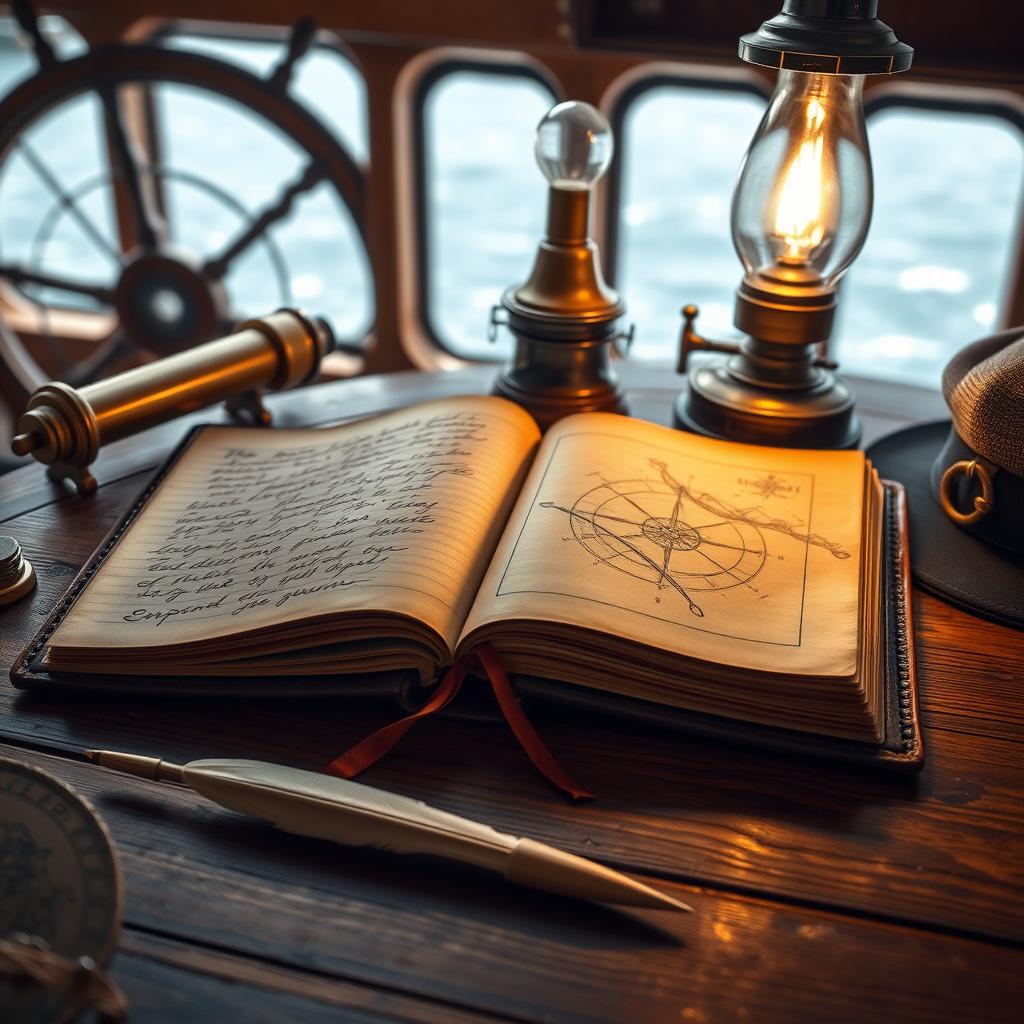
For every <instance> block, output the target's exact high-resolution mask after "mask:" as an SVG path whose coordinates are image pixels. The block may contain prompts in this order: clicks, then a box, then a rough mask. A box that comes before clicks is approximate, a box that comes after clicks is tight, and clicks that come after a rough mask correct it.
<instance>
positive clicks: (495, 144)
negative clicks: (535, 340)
mask: <svg viewBox="0 0 1024 1024" xmlns="http://www.w3.org/2000/svg"><path fill="white" fill-rule="evenodd" d="M420 95H421V97H422V101H421V102H422V110H421V118H420V131H421V147H422V148H421V152H422V154H423V165H422V170H423V176H424V180H423V181H422V183H421V185H422V188H423V193H422V196H423V199H424V202H423V217H424V230H423V235H424V237H423V239H422V243H423V252H422V255H423V258H422V259H421V261H420V268H421V274H422V276H423V279H422V280H421V287H422V289H423V295H424V301H425V311H426V320H427V324H428V326H429V328H430V330H431V332H432V333H433V335H434V337H435V338H436V339H437V340H438V342H439V343H440V344H441V345H443V346H444V347H445V348H447V349H449V350H450V351H451V352H453V353H455V354H456V355H458V356H462V357H464V358H466V359H493V358H495V357H496V356H507V355H508V353H509V351H510V350H511V341H510V338H509V336H508V334H507V333H504V332H503V336H500V337H499V341H498V344H495V345H492V344H490V343H489V342H488V341H487V323H488V317H489V315H490V309H491V306H493V305H494V304H495V303H496V302H498V300H499V299H500V298H501V293H502V292H503V291H504V290H505V288H507V287H508V286H509V285H513V284H517V283H519V282H520V281H523V280H525V279H526V277H527V275H528V274H529V272H530V268H531V266H532V265H533V256H534V253H535V252H536V249H537V243H538V241H539V240H540V238H541V237H542V235H543V230H544V214H545V209H546V203H547V200H546V196H547V182H546V181H545V180H544V176H543V175H542V174H541V172H540V169H539V168H538V167H537V164H536V162H535V161H534V157H533V135H534V130H535V129H536V127H537V124H538V122H539V121H540V119H541V118H542V117H543V116H544V114H545V113H546V112H547V110H548V109H549V108H550V107H551V106H552V105H553V104H554V103H555V102H556V97H555V96H554V94H553V93H552V91H551V89H550V88H549V87H548V86H547V85H546V84H545V83H543V82H541V81H540V80H539V79H538V78H536V77H534V76H532V75H529V74H527V73H526V72H523V71H517V70H513V71H508V70H506V69H504V68H503V67H500V66H493V65H472V66H465V65H463V66H461V67H460V66H459V65H447V66H445V67H443V68H440V69H438V70H437V71H436V72H435V74H434V75H433V76H431V77H430V78H429V79H428V80H426V81H425V82H424V85H423V87H422V91H421V94H420Z"/></svg>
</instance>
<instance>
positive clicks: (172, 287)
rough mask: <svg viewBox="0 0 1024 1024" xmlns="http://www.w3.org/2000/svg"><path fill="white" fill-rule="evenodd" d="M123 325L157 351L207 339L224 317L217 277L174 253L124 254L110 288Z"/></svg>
mask: <svg viewBox="0 0 1024 1024" xmlns="http://www.w3.org/2000/svg"><path fill="white" fill-rule="evenodd" d="M114 306H115V308H116V309H117V312H118V315H119V317H120V319H121V323H122V325H123V327H124V329H125V330H126V331H127V332H128V333H129V335H131V337H132V338H133V339H135V341H136V342H137V343H138V344H141V345H143V346H144V347H146V348H151V349H154V350H155V351H156V352H158V353H159V354H166V353H169V352H179V351H181V350H182V349H186V348H190V347H191V346H193V345H197V344H200V343H201V342H204V341H209V340H210V338H213V337H215V336H216V335H217V333H218V332H219V331H220V330H221V329H222V328H223V326H224V325H225V323H227V322H228V321H229V320H230V316H229V314H228V299H227V293H226V292H225V290H224V288H223V287H222V286H221V285H220V284H219V283H217V282H209V281H206V280H204V279H203V277H202V276H201V275H200V273H199V270H198V269H197V267H196V266H195V265H194V264H193V262H192V261H191V260H190V259H189V258H188V257H187V256H185V255H183V254H180V253H174V254H173V255H172V254H169V253H159V254H157V253H142V254H140V255H138V256H135V257H134V258H132V259H130V260H129V262H128V264H127V266H126V267H125V268H124V270H123V272H122V274H121V279H120V280H119V281H118V283H117V288H116V289H115V292H114Z"/></svg>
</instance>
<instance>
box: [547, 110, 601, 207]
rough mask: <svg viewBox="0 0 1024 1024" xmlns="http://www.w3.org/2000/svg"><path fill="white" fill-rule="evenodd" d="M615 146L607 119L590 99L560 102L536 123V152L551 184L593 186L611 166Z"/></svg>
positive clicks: (574, 187) (572, 187)
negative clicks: (591, 103)
mask: <svg viewBox="0 0 1024 1024" xmlns="http://www.w3.org/2000/svg"><path fill="white" fill-rule="evenodd" d="M614 149H615V141H614V136H613V135H612V128H611V125H610V124H609V123H608V119H607V118H606V117H605V116H604V114H602V113H601V111H600V110H598V109H597V108H596V107H592V106H591V105H590V104H589V103H581V102H579V101H578V100H569V101H568V102H566V103H559V104H558V106H555V107H552V108H551V109H550V110H549V111H548V112H547V113H546V114H545V115H544V117H543V118H542V119H541V122H540V124H539V125H538V126H537V139H536V142H535V143H534V153H535V154H536V157H537V163H538V165H539V166H540V169H541V170H542V171H543V172H544V176H545V177H546V178H547V179H548V181H549V182H550V184H551V186H552V188H561V189H568V190H570V191H582V190H584V189H590V188H591V187H592V186H593V185H594V182H596V181H597V179H598V178H600V177H601V175H602V174H604V172H605V171H606V170H607V169H608V165H609V164H610V163H611V162H612V153H613V152H614Z"/></svg>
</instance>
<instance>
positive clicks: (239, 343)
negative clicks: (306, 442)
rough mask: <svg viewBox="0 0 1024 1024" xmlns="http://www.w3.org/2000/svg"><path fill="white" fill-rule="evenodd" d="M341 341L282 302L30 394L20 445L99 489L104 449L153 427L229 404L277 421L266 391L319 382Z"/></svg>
mask: <svg viewBox="0 0 1024 1024" xmlns="http://www.w3.org/2000/svg"><path fill="white" fill-rule="evenodd" d="M334 344H335V341H334V334H333V333H332V331H331V329H330V327H329V326H328V324H327V322H326V321H324V320H321V319H319V318H314V319H309V318H307V317H306V316H304V315H303V314H302V313H300V312H298V311H297V310H294V309H280V310H278V311H277V312H276V313H271V314H270V315H269V316H265V317H262V318H260V319H256V320H246V321H245V322H244V323H241V324H239V325H238V329H237V331H236V333H234V334H230V335H228V336H227V337H224V338H219V339H217V340H216V341H211V342H207V343H206V344H204V345H197V346H196V347H195V348H191V349H188V350H187V351H184V352H178V353H176V354H175V355H172V356H168V357H167V358H166V359H158V360H156V361H154V362H152V363H147V364H146V365H145V366H138V367H136V368H134V369H132V370H126V371H125V372H124V373H119V374H117V375H116V376H114V377H110V378H108V379H107V380H100V381H96V382H95V383H93V384H87V385H85V386H84V387H81V388H73V387H71V386H70V385H69V384H62V383H60V382H59V381H52V382H51V383H49V384H44V385H43V387H41V388H39V389H38V390H37V391H36V392H35V393H34V394H33V395H32V397H31V398H30V399H29V400H28V406H27V408H26V410H25V412H24V413H22V415H21V417H20V418H19V420H18V426H17V430H18V434H17V436H15V438H14V439H13V440H12V441H11V450H12V451H13V452H14V454H15V455H29V454H31V455H32V456H34V457H35V459H36V460H37V461H39V462H42V463H43V464H44V465H46V467H47V475H48V476H49V477H50V479H51V480H55V481H59V480H64V479H67V480H71V481H72V482H73V483H74V484H75V486H76V487H77V488H78V491H79V493H81V494H87V493H89V492H90V491H93V490H95V489H96V479H95V477H93V475H92V473H91V472H90V466H91V465H92V463H93V462H94V461H95V459H96V456H97V454H98V453H99V449H100V447H101V446H103V445H105V444H109V443H110V442H111V441H117V440H119V439H120V438H122V437H127V436H128V435H130V434H135V433H137V432H139V431H140V430H145V429H146V428H147V427H153V426H156V425H157V424H159V423H166V422H167V421H168V420H171V419H174V418H175V417H177V416H183V415H185V414H186V413H190V412H195V411H196V410H198V409H204V408H206V407H207V406H210V405H214V404H216V403H217V402H222V401H223V402H225V403H226V404H227V408H228V411H229V412H230V413H231V415H232V416H234V417H236V418H239V419H241V418H243V416H244V415H246V414H247V415H248V416H249V417H251V419H252V420H253V421H254V422H257V423H260V424H262V425H264V426H266V425H268V424H269V423H270V413H269V412H268V411H267V409H266V408H265V406H264V405H263V402H262V400H261V398H260V393H261V391H263V390H266V391H283V390H285V389H287V388H294V387H298V386H299V385H300V384H305V383H307V382H308V381H311V380H313V378H314V377H316V375H317V373H318V372H319V370H320V363H321V360H322V359H323V357H324V356H325V355H327V353H328V352H331V351H333V349H334Z"/></svg>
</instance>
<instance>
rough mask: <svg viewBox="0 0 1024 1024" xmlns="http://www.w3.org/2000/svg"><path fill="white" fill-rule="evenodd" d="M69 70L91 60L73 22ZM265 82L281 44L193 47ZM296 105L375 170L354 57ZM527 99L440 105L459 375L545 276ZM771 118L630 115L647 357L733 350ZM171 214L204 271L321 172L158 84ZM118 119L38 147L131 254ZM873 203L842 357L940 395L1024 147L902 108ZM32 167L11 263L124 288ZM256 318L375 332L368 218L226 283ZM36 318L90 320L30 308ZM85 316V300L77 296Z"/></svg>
mask: <svg viewBox="0 0 1024 1024" xmlns="http://www.w3.org/2000/svg"><path fill="white" fill-rule="evenodd" d="M48 24H49V25H50V26H51V27H52V28H55V29H56V30H57V31H56V32H55V38H56V40H57V42H58V43H59V45H60V47H61V52H62V53H64V54H66V55H70V54H71V53H73V52H75V51H76V49H80V48H81V44H80V42H79V41H78V40H77V39H76V38H75V36H74V35H73V34H72V33H70V32H67V31H59V29H60V23H59V22H57V21H56V20H53V21H50V20H48ZM171 44H172V45H176V46H179V47H182V48H188V49H194V50H202V51H205V52H210V53H213V54H215V55H217V56H220V57H222V58H224V59H227V60H233V61H236V62H238V63H239V64H242V65H243V66H246V67H249V68H251V69H253V70H255V71H257V72H258V73H265V72H266V70H267V69H268V68H269V67H272V66H273V64H274V63H276V61H277V59H278V58H279V55H280V52H281V47H280V46H279V45H276V44H270V43H250V42H246V43H239V42H224V41H213V40H209V39H200V38H197V37H180V38H177V39H175V40H172V41H171ZM33 67H34V60H33V59H32V57H31V56H30V55H29V54H26V53H25V52H24V51H23V50H22V49H20V48H19V46H18V44H17V42H16V39H15V36H14V33H13V31H12V30H11V27H10V22H9V21H8V22H7V24H6V26H5V25H4V24H2V23H0V90H6V89H8V88H10V86H11V85H12V84H14V83H15V82H16V81H18V80H19V79H21V78H22V77H24V76H25V75H26V74H28V73H30V72H31V70H32V69H33ZM294 91H295V93H296V95H297V96H298V97H299V98H300V99H302V100H303V101H304V102H306V103H308V104H309V105H310V106H311V107H312V108H313V109H314V110H315V111H316V112H317V113H318V114H319V115H320V116H321V117H322V118H323V119H324V121H325V123H327V124H328V125H329V126H330V127H331V129H332V130H333V131H335V132H336V133H337V134H338V136H339V138H340V139H341V140H342V142H343V143H344V144H345V145H346V146H347V147H348V149H349V151H350V153H351V154H352V155H353V157H354V158H355V159H357V160H365V157H366V152H367V142H366V123H365V96H364V90H363V84H362V81H361V79H360V77H359V75H358V74H357V73H356V72H355V71H354V70H353V68H352V66H351V65H350V64H349V63H348V62H347V61H346V60H344V59H343V58H341V57H339V56H338V55H337V54H335V53H333V52H331V51H326V50H317V51H316V52H315V54H314V55H312V56H310V57H307V58H306V59H305V60H304V61H303V62H302V64H301V65H300V68H299V74H298V75H297V80H296V82H295V86H294ZM551 102H552V97H551V96H550V94H549V93H548V91H547V89H546V88H545V87H544V86H543V85H541V84H540V83H539V82H536V81H534V80H532V79H527V78H522V77H506V76H496V75H487V74H480V73H477V72H466V71H458V72H454V73H452V74H451V75H448V76H445V77H444V78H442V79H441V80H440V81H439V82H438V84H437V85H436V86H435V87H434V89H433V90H432V91H431V93H430V95H429V97H428V100H427V102H426V105H425V110H424V116H425V128H426V131H425V138H426V154H425V155H426V171H427V181H426V197H427V211H426V213H427V225H428V238H427V241H428V252H429V256H430V259H429V261H428V267H429V273H428V274H427V275H426V281H425V282H424V283H425V294H426V296H427V299H428V302H427V320H428V326H429V329H430V330H431V331H432V332H433V333H434V335H435V336H436V337H437V338H438V340H439V341H440V342H441V343H442V344H443V345H445V346H446V347H448V348H449V349H451V350H452V351H454V352H455V353H457V354H459V355H462V356H464V357H466V358H494V357H496V356H500V355H502V354H504V353H505V352H506V351H507V348H508V345H509V339H507V338H503V339H500V340H499V342H498V344H497V345H491V344H490V343H489V342H488V341H487V331H486V324H487V317H488V313H489V310H490V307H491V306H492V305H493V304H494V303H495V302H497V301H498V299H499V298H500V295H501V292H502V291H503V290H504V288H505V287H507V286H508V285H510V284H515V283H517V282H519V281H521V280H522V279H524V278H525V276H526V275H527V274H528V273H529V269H530V266H531V264H532V260H533V254H534V251H535V249H536V245H537V241H538V239H539V237H540V234H541V231H542V228H543V219H544V202H545V192H546V184H545V182H544V180H543V178H542V176H541V174H540V172H539V170H538V169H537V167H536V165H535V163H534V161H533V155H532V145H533V131H534V128H535V126H536V123H537V121H538V120H539V119H540V117H541V116H542V115H543V113H544V111H545V110H546V109H547V108H548V106H550V104H551ZM763 107H764V101H763V100H762V99H760V98H759V97H755V96H750V95H746V94H742V93H724V92H723V93H716V92H713V91H708V90H695V89H688V88H683V87H680V86H676V85H664V84H658V85H656V86H654V87H653V88H651V89H650V90H648V91H646V92H644V93H642V94H641V95H640V96H639V97H638V98H637V99H636V100H635V101H634V103H633V104H632V106H631V107H630V110H629V112H628V113H627V115H626V117H625V119H624V123H623V129H622V131H621V132H620V138H619V139H618V140H617V147H618V154H617V159H618V160H620V161H621V168H622V196H621V208H620V211H619V216H620V231H619V239H620V242H619V244H620V248H619V253H618V273H617V276H616V282H615V283H616V286H617V287H618V288H619V290H620V291H621V292H622V293H623V295H624V297H625V299H626V302H627V305H628V309H629V313H628V316H629V318H630V319H631V320H632V321H634V322H635V323H636V326H637V341H636V344H635V347H634V351H633V358H638V359H655V360H669V359H672V358H673V357H674V353H675V348H676V339H677V336H678V329H679V308H680V307H681V306H682V305H683V304H685V303H687V302H696V303H697V304H698V305H699V306H700V307H701V310H702V313H701V319H700V324H701V327H702V329H703V330H704V331H705V332H707V333H712V334H714V333H718V334H723V335H724V334H728V333H730V332H731V331H732V326H731V309H732V300H733V292H734V289H735V287H736V284H737V283H738V281H739V278H740V274H741V269H740V264H739V261H738V259H737V258H736V256H735V253H734V251H733V248H732V244H731V240H730V234H729V200H730V196H731V192H732V187H733V183H734V180H735V173H736V169H737V167H738V165H739V161H740V159H741V157H742V154H743V151H744V149H745V148H746V145H747V143H748V141H749V139H750V136H751V134H752V133H753V130H754V128H755V127H756V124H757V122H758V120H759V118H760V116H761V113H762V111H763ZM157 109H158V117H159V119H160V125H161V131H162V140H163V145H164V168H163V170H162V171H161V173H163V174H165V186H166V192H167V195H168V213H169V219H170V222H171V227H172V234H173V239H174V242H175V244H177V245H179V246H181V247H182V248H183V249H185V250H186V251H189V252H191V253H193V254H197V255H200V256H202V257H205V256H208V255H210V254H215V253H217V252H219V251H221V250H222V249H223V248H224V247H225V246H226V245H227V244H228V243H229V242H230V240H231V239H232V238H234V237H235V236H236V235H237V234H238V232H239V231H241V230H242V229H243V228H244V226H245V224H246V223H247V221H248V220H249V219H250V218H251V217H252V216H253V215H254V214H258V212H259V211H260V210H261V209H263V208H265V207H266V206H267V205H272V204H273V202H274V201H275V198H276V196H277V195H278V194H279V193H280V191H281V189H282V188H283V187H284V186H285V185H286V184H287V183H288V182H290V181H292V180H294V179H295V178H297V177H298V175H299V174H301V172H302V170H303V168H304V166H305V162H306V159H307V158H306V157H305V155H304V154H303V153H302V152H301V151H300V150H298V148H297V147H296V146H294V145H293V144H292V143H291V142H290V140H288V139H286V138H283V137H282V136H281V135H280V133H279V132H278V131H277V130H276V128H275V127H274V126H273V125H271V124H270V123H268V122H267V121H266V120H264V119H262V118H260V117H258V116H253V115H252V114H250V113H249V112H247V111H245V110H243V109H242V108H240V107H238V106H237V105H235V104H233V103H230V102H225V101H224V100H222V99H219V98H216V97H212V96H210V95H209V94H206V93H204V92H203V91H201V90H199V89H196V88H192V87H186V86H171V85H168V86H161V87H159V89H158V90H157ZM101 131H102V121H101V118H100V112H99V105H98V103H97V102H96V100H95V99H94V98H93V97H91V96H83V97H79V98H77V99H76V100H73V101H71V102H69V103H67V104H65V105H64V106H63V107H61V108H60V109H59V110H56V111H54V112H53V113H51V114H50V115H48V116H47V117H46V118H45V119H43V120H42V121H40V122H39V123H37V124H36V125H35V126H33V128H32V129H31V130H30V132H29V133H28V135H27V142H28V145H29V148H30V149H31V155H32V157H34V158H35V162H36V164H38V162H39V161H42V162H43V163H44V164H45V166H46V167H47V168H48V169H49V170H50V171H51V172H52V173H53V175H54V177H56V178H57V179H58V180H59V181H60V182H61V183H62V186H63V187H64V188H65V189H66V190H68V191H69V193H71V194H72V195H73V196H74V197H75V199H76V203H77V204H78V205H79V207H80V209H81V210H82V211H83V213H84V214H85V215H86V216H87V217H88V218H89V220H90V221H91V222H92V223H93V224H94V225H95V227H96V229H97V233H98V234H100V235H101V236H102V237H103V238H105V239H107V240H108V241H109V243H110V245H109V246H108V247H107V248H108V249H109V248H114V247H115V246H114V239H115V237H116V233H115V227H114V219H113V211H112V208H111V204H110V195H109V187H108V182H107V180H106V177H105V174H106V170H105V157H104V154H103V152H102V150H101V147H100V140H101V134H100V132H101ZM869 135H870V142H871V149H872V156H873V161H874V169H875V207H874V217H873V221H872V228H871V232H870V234H869V238H868V242H867V244H866V246H865V248H864V250H863V252H862V253H861V255H860V257H859V258H858V260H857V262H856V263H855V265H854V267H853V269H852V270H851V272H850V273H849V274H848V275H847V278H846V279H845V280H844V283H843V288H842V293H843V294H842V301H841V307H840V323H839V328H838V331H837V337H836V339H835V341H834V351H835V352H836V353H837V354H838V358H839V359H840V361H841V362H842V364H843V366H844V368H846V369H847V370H848V371H850V372H855V373H858V374H862V375H865V376H874V377H884V378H888V379H892V380H900V381H907V382H911V383H917V384H923V385H926V386H936V385H937V383H938V378H939V374H940V373H941V369H942V366H943V365H944V364H945V362H946V361H947V359H948V358H949V357H950V355H952V353H953V352H955V351H956V350H957V349H958V348H959V347H961V346H962V345H963V344H965V343H966V342H968V341H971V340H973V339H974V338H976V337H979V336H982V335H983V334H986V333H990V332H991V331H992V330H994V329H996V327H997V325H998V324H999V321H1000V310H1001V308H1002V307H1003V304H1004V302H1005V298H1006V289H1007V288H1008V286H1009V268H1010V264H1011V262H1012V254H1013V251H1014V247H1015V238H1016V232H1017V230H1018V226H1019V222H1020V206H1021V196H1022V194H1024V187H1022V186H1024V141H1022V137H1021V133H1020V132H1019V130H1018V129H1016V128H1014V127H1013V126H1011V125H1010V124H1009V123H1008V122H1006V121H1003V120H1002V119H1000V118H998V117H995V116H992V115H984V116H975V115H966V114H953V113H946V112H941V113H940V112H932V111H921V110H910V109H900V108H889V109H887V110H885V111H884V112H881V113H879V114H878V115H876V116H874V117H872V118H870V119H869ZM55 198H56V197H55V195H54V193H53V192H52V190H51V189H49V188H48V186H47V185H46V183H45V181H43V180H42V179H41V176H40V174H39V171H38V167H37V166H33V163H32V161H30V159H29V158H28V156H27V155H26V153H25V152H24V151H15V152H14V153H13V154H11V155H9V156H8V158H7V159H6V160H5V161H4V162H3V163H2V164H0V258H3V259H5V260H10V261H12V262H19V263H26V264H30V265H34V266H38V267H40V268H42V269H45V270H47V271H49V272H53V273H64V274H67V275H69V276H75V277H78V278H87V279H90V280H102V281H108V282H109V281H111V280H113V279H114V278H115V276H116V264H115V262H114V259H113V257H112V255H111V252H110V251H104V246H103V245H98V244H97V243H96V241H95V239H93V238H90V237H89V234H88V232H85V231H83V230H82V228H81V227H80V225H79V224H78V223H77V222H76V220H75V219H74V218H73V217H69V216H68V215H67V211H66V210H64V209H63V208H62V207H61V206H60V204H59V203H57V202H55ZM226 284H227V287H228V290H229V293H230V295H231V297H232V302H233V306H234V309H235V311H236V312H237V313H238V314H239V315H250V314H254V313H260V312H263V311H265V310H266V309H267V308H271V307H273V306H276V305H280V304H287V303H290V302H295V303H299V304H302V305H304V306H306V307H307V308H308V309H310V310H313V311H315V312H318V313H322V314H324V315H326V316H328V317H329V318H330V319H331V320H332V322H333V323H334V325H335V327H336V329H337V330H338V331H339V333H341V334H342V335H344V336H346V337H350V338H359V337H360V336H362V335H363V334H364V333H365V331H366V329H367V327H368V325H369V324H370V323H371V322H372V317H373V309H372V292H371V286H370V278H369V273H368V268H367V264H366V260H365V256H364V254H363V252H362V248H361V244H360V242H359V240H358V235H357V232H356V231H355V228H354V225H353V223H352V220H351V217H350V216H349V214H348V211H347V210H346V208H345V207H344V204H343V203H341V202H340V201H339V198H338V196H337V195H336V194H335V193H334V191H333V190H332V189H331V188H330V187H329V186H327V185H321V186H319V187H318V188H317V189H315V190H313V191H312V192H309V193H307V194H306V195H304V196H303V197H302V198H301V199H300V200H299V201H298V202H297V203H296V204H295V207H294V209H293V211H292V213H291V215H290V216H289V217H288V218H286V219H283V220H282V221H280V222H278V224H277V225H275V227H274V228H273V229H272V231H271V232H270V233H269V235H268V238H267V239H266V240H265V241H263V242H261V243H259V244H257V245H254V246H253V247H251V248H250V249H249V250H248V251H247V252H246V253H245V255H244V257H242V258H240V259H239V260H238V262H237V263H236V264H235V265H234V266H233V268H232V271H231V273H230V274H229V276H228V278H227V281H226ZM33 295H35V296H36V297H37V298H38V299H40V300H41V301H45V302H50V303H53V304H61V305H65V306H67V305H72V306H73V305H75V304H76V303H78V304H83V300H76V299H75V298H74V297H72V296H70V295H68V294H67V293H57V292H55V291H53V290H43V289H35V290H34V291H33ZM84 304H85V305H88V300H84Z"/></svg>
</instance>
